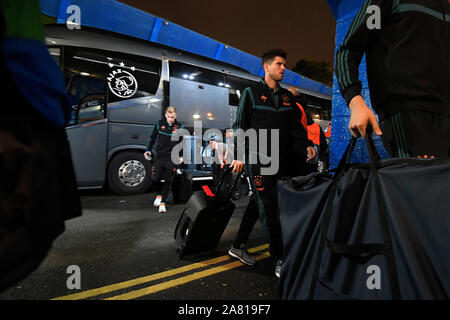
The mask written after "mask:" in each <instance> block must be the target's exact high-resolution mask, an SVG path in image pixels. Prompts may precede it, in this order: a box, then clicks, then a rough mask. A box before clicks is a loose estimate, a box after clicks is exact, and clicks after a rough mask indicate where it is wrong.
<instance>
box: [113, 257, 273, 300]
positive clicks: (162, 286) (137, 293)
mask: <svg viewBox="0 0 450 320" xmlns="http://www.w3.org/2000/svg"><path fill="white" fill-rule="evenodd" d="M268 257H270V254H269V252H264V253H262V254H260V255H257V256H256V257H255V259H256V260H257V261H258V260H262V259H265V258H268ZM243 265H244V264H243V263H242V262H240V261H234V262H231V263H228V264H225V265H223V266H219V267H215V268H211V269H207V270H205V271H200V272H195V273H193V274H190V275H187V276H184V277H180V278H177V279H173V280H170V281H167V282H163V283H159V284H155V285H153V286H150V287H147V288H142V289H139V290H134V291H130V292H127V293H124V294H121V295H118V296H114V297H111V298H107V299H105V300H130V299H136V298H140V297H143V296H147V295H150V294H153V293H155V292H158V291H162V290H166V289H169V288H172V287H176V286H179V285H182V284H185V283H188V282H191V281H194V280H198V279H201V278H205V277H209V276H211V275H214V274H217V273H220V272H224V271H228V270H231V269H234V268H237V267H240V266H243Z"/></svg>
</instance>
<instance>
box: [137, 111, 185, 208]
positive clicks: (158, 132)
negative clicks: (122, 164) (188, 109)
mask: <svg viewBox="0 0 450 320" xmlns="http://www.w3.org/2000/svg"><path fill="white" fill-rule="evenodd" d="M176 116H177V113H176V109H175V108H174V107H168V108H167V109H166V113H165V118H164V119H161V120H158V121H157V122H156V124H155V126H154V128H153V131H152V133H151V135H150V138H149V140H148V143H147V150H146V151H145V153H144V155H145V157H146V159H150V156H151V155H153V177H152V178H153V180H154V181H159V180H161V179H164V186H163V190H162V194H159V195H157V196H156V199H155V202H154V203H153V205H154V206H155V207H156V206H157V207H159V212H162V213H165V212H166V202H167V198H168V196H169V191H170V186H171V185H172V182H173V179H174V177H175V174H176V170H177V166H178V165H179V163H174V162H173V161H172V158H171V153H172V149H173V148H174V147H175V145H176V144H178V143H179V142H178V140H175V141H172V136H173V135H176V134H177V131H178V130H180V129H183V125H182V124H181V123H179V122H178V121H177V120H176ZM180 163H181V159H180Z"/></svg>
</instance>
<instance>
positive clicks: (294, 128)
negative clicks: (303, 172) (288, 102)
mask: <svg viewBox="0 0 450 320" xmlns="http://www.w3.org/2000/svg"><path fill="white" fill-rule="evenodd" d="M292 109H293V112H292V113H293V114H292V116H290V117H289V118H288V121H289V123H288V125H289V130H290V133H291V139H292V141H293V143H292V146H293V149H294V150H293V151H294V153H295V154H298V155H305V156H306V160H307V161H308V162H309V161H311V160H312V159H313V158H314V157H315V156H316V152H315V149H314V144H313V143H312V141H311V140H309V139H308V132H307V131H306V128H305V127H304V126H303V125H302V123H301V118H302V116H303V115H304V116H305V117H306V113H304V111H303V112H302V110H300V108H298V106H297V105H294V106H293V107H292Z"/></svg>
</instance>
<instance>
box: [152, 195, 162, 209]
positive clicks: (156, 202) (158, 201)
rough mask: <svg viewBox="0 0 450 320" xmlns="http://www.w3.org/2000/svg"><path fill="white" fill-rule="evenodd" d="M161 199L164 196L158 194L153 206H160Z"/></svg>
mask: <svg viewBox="0 0 450 320" xmlns="http://www.w3.org/2000/svg"><path fill="white" fill-rule="evenodd" d="M161 200H162V196H157V197H156V199H155V202H153V206H154V207H159V205H160V204H161Z"/></svg>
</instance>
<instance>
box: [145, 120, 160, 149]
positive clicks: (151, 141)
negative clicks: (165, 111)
mask: <svg viewBox="0 0 450 320" xmlns="http://www.w3.org/2000/svg"><path fill="white" fill-rule="evenodd" d="M158 122H159V121H157V122H156V124H155V126H154V127H153V130H152V133H151V134H150V136H149V138H148V141H147V151H150V150H152V148H153V145H154V144H155V141H156V136H157V135H158V130H159V125H158Z"/></svg>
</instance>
